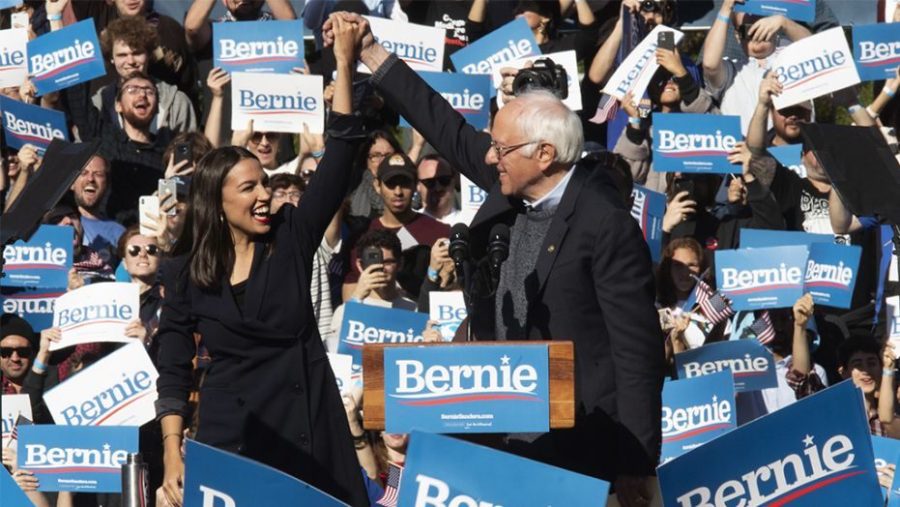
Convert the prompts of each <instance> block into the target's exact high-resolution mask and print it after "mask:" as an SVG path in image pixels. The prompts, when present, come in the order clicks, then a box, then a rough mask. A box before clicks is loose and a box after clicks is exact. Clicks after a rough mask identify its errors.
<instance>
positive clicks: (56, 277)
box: [2, 225, 74, 288]
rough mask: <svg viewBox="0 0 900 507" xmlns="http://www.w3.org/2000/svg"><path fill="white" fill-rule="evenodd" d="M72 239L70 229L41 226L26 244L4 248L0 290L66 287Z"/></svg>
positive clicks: (72, 234) (15, 244)
mask: <svg viewBox="0 0 900 507" xmlns="http://www.w3.org/2000/svg"><path fill="white" fill-rule="evenodd" d="M73 236H74V231H73V229H72V228H71V227H63V226H57V225H42V226H40V227H38V230H37V231H36V232H35V233H34V234H33V235H32V236H31V238H29V239H28V241H27V242H25V241H22V240H19V241H16V242H15V243H13V244H12V246H8V247H6V248H4V249H3V260H4V261H5V263H6V264H5V265H4V266H3V271H4V272H5V274H6V276H4V277H3V282H2V284H3V286H4V287H41V288H58V287H68V286H69V270H70V269H72V238H73Z"/></svg>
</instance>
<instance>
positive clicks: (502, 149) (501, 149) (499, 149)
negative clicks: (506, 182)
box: [491, 141, 540, 160]
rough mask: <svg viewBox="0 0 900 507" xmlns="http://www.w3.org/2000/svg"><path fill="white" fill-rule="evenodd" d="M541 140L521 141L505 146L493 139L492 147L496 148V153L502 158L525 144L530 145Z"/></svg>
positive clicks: (498, 157)
mask: <svg viewBox="0 0 900 507" xmlns="http://www.w3.org/2000/svg"><path fill="white" fill-rule="evenodd" d="M538 142H540V141H528V142H527V143H519V144H514V145H512V146H503V145H502V144H500V143H498V142H497V141H491V149H492V150H494V154H495V155H497V160H501V159H502V158H503V157H505V156H507V155H509V154H510V153H512V152H514V151H516V150H518V149H519V148H522V147H523V146H528V145H529V144H534V143H538Z"/></svg>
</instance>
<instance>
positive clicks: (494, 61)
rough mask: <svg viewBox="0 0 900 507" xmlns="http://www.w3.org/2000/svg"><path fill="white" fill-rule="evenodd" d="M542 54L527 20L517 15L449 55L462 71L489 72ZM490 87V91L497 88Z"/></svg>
mask: <svg viewBox="0 0 900 507" xmlns="http://www.w3.org/2000/svg"><path fill="white" fill-rule="evenodd" d="M539 54H541V49H540V48H539V47H538V43H537V41H536V40H535V38H534V34H533V33H532V32H531V29H530V28H528V22H526V21H525V19H523V18H517V19H514V20H512V21H510V22H509V23H507V24H505V25H503V26H501V27H500V28H498V29H496V30H494V31H493V32H491V33H489V34H487V35H485V36H484V37H482V38H480V39H478V40H477V41H475V42H473V43H472V44H469V45H468V46H466V47H464V48H462V49H460V50H459V51H457V52H455V53H453V54H452V55H450V61H452V62H453V68H455V69H456V72H461V73H463V74H491V73H492V72H493V71H494V68H495V67H498V66H500V65H502V64H503V63H506V62H511V61H513V60H517V59H519V58H523V57H526V56H533V55H539ZM491 89H492V92H491V93H492V94H495V93H496V90H493V87H491Z"/></svg>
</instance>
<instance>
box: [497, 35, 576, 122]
mask: <svg viewBox="0 0 900 507" xmlns="http://www.w3.org/2000/svg"><path fill="white" fill-rule="evenodd" d="M543 58H549V59H550V60H551V61H553V63H555V64H557V65H562V66H563V68H564V69H566V77H567V78H568V94H567V95H566V98H565V100H563V104H565V105H566V107H568V108H569V109H571V110H572V111H581V80H580V79H578V56H576V54H575V50H574V49H570V50H568V51H558V52H556V53H547V54H543V55H540V56H537V55H535V56H526V57H524V58H519V59H518V60H513V61H511V62H508V63H506V64H504V65H503V67H511V68H514V69H520V70H521V69H524V68H526V67H528V66H530V65H531V64H533V63H534V62H535V61H536V60H538V59H543ZM493 76H494V88H500V85H501V83H502V82H503V76H502V75H501V74H500V68H499V67H498V68H495V69H494V74H493ZM495 93H496V91H495ZM503 105H504V104H503V102H502V100H501V98H500V97H499V96H498V97H497V107H498V108H502V107H503Z"/></svg>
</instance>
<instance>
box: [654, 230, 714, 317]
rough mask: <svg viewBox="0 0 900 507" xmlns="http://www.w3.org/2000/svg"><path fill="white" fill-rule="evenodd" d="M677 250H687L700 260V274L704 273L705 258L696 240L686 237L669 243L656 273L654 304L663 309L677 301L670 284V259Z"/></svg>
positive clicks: (673, 285) (672, 286) (672, 285)
mask: <svg viewBox="0 0 900 507" xmlns="http://www.w3.org/2000/svg"><path fill="white" fill-rule="evenodd" d="M679 248H687V249H688V250H690V251H692V252H694V255H696V256H697V259H699V260H700V272H701V273H703V272H704V271H706V264H707V263H706V256H704V255H703V247H702V246H700V243H698V242H697V240H696V239H694V238H691V237H686V238H675V239H673V240H671V241H669V243H668V244H666V247H665V248H664V249H663V251H662V255H661V256H660V261H659V267H658V268H657V271H656V302H657V303H659V305H660V306H661V307H664V308H668V307H670V306H672V305H674V304H675V303H676V302H677V299H678V296H677V295H676V294H675V284H674V283H673V282H672V257H673V256H674V255H675V250H678V249H679Z"/></svg>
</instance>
